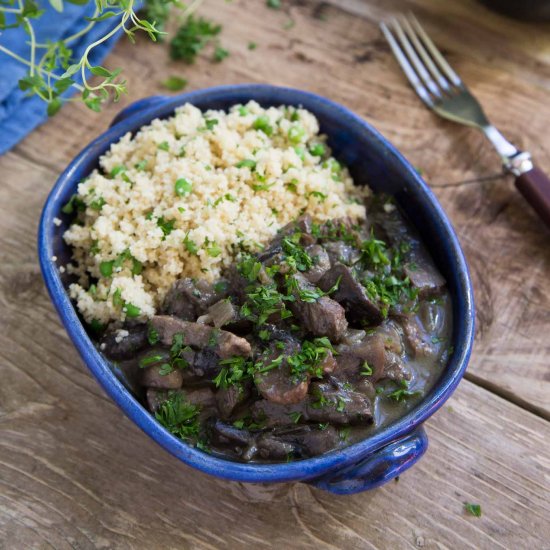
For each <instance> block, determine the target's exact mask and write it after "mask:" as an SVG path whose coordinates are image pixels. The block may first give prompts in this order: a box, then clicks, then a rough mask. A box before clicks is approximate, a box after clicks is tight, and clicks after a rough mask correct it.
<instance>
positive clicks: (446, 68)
mask: <svg viewBox="0 0 550 550" xmlns="http://www.w3.org/2000/svg"><path fill="white" fill-rule="evenodd" d="M409 18H410V20H411V22H412V25H413V26H414V28H415V30H416V32H417V33H418V35H419V36H420V38H421V40H422V41H423V42H424V45H425V46H426V48H427V49H428V51H429V52H430V53H431V54H432V57H433V58H434V59H435V61H436V62H437V63H438V64H439V67H440V68H441V70H442V71H443V72H444V73H445V75H446V76H447V78H449V80H450V81H451V82H452V83H453V84H454V85H455V86H462V80H460V77H459V76H458V75H457V74H456V73H455V72H454V71H453V69H452V68H451V66H450V65H449V64H448V63H447V61H445V58H444V57H443V56H442V55H441V53H440V52H439V50H438V49H437V48H436V47H435V44H434V43H433V42H432V40H431V38H430V37H429V36H428V35H427V34H426V31H425V30H424V29H423V28H422V26H421V25H420V23H419V22H418V19H417V18H416V17H415V16H414V14H413V13H409Z"/></svg>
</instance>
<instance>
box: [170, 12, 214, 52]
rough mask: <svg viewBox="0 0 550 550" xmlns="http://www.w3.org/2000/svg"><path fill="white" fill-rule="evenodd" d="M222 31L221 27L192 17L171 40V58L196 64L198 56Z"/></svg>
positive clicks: (200, 18) (203, 19) (201, 18)
mask: <svg viewBox="0 0 550 550" xmlns="http://www.w3.org/2000/svg"><path fill="white" fill-rule="evenodd" d="M221 29H222V28H221V25H216V24H215V23H213V22H212V21H209V20H207V19H205V18H203V17H199V18H195V17H193V16H190V17H189V18H187V20H186V21H185V23H184V24H183V25H182V26H181V27H180V28H179V29H178V32H177V33H176V35H175V36H174V38H173V39H172V40H171V42H170V56H171V57H172V59H182V60H183V61H185V62H186V63H194V62H195V59H196V58H197V55H198V54H199V53H200V52H201V51H202V50H203V49H204V48H205V46H206V45H207V44H208V43H209V42H210V41H212V40H213V39H214V38H215V37H216V36H217V35H218V34H219V33H220V31H221Z"/></svg>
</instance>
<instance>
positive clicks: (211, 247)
mask: <svg viewBox="0 0 550 550" xmlns="http://www.w3.org/2000/svg"><path fill="white" fill-rule="evenodd" d="M206 253H207V254H208V255H209V256H210V257H211V258H217V257H218V256H219V255H220V254H221V253H222V249H221V247H220V245H219V244H217V243H216V242H213V241H212V242H210V243H208V246H206Z"/></svg>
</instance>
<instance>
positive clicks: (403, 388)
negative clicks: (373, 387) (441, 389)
mask: <svg viewBox="0 0 550 550" xmlns="http://www.w3.org/2000/svg"><path fill="white" fill-rule="evenodd" d="M398 385H399V386H400V387H399V388H397V389H396V390H394V391H392V392H391V393H389V394H388V395H387V397H389V398H390V399H393V400H394V401H397V402H398V403H400V402H402V401H405V400H406V399H407V398H408V397H413V396H415V395H420V394H422V392H421V391H411V390H410V389H409V382H408V381H407V380H400V381H399V383H398Z"/></svg>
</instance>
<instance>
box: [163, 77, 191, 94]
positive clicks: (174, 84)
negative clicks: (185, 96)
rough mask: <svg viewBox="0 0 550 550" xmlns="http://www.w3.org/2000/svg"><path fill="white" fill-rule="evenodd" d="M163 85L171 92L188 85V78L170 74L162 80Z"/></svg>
mask: <svg viewBox="0 0 550 550" xmlns="http://www.w3.org/2000/svg"><path fill="white" fill-rule="evenodd" d="M161 84H162V86H163V87H164V88H166V89H167V90H170V91H171V92H178V91H180V90H183V89H184V88H185V87H186V86H187V80H186V79H185V78H181V77H179V76H169V77H168V78H167V79H166V80H163V81H162V82H161Z"/></svg>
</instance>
